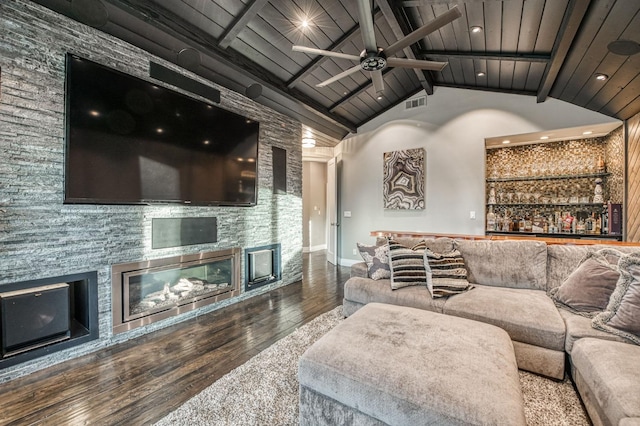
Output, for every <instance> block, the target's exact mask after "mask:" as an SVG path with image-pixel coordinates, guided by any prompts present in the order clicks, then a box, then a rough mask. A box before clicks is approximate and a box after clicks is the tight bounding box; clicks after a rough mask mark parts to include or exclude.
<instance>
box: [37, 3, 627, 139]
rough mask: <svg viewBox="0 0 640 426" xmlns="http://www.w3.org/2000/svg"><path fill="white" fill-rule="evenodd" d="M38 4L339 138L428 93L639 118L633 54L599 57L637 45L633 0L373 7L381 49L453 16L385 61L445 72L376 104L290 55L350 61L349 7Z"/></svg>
mask: <svg viewBox="0 0 640 426" xmlns="http://www.w3.org/2000/svg"><path fill="white" fill-rule="evenodd" d="M36 2H37V3H40V4H42V5H44V6H46V7H49V8H51V9H53V10H55V11H57V12H60V13H62V14H65V15H67V16H70V17H72V18H74V19H78V20H80V21H84V22H88V21H89V20H88V19H87V18H86V10H89V11H90V10H91V8H94V10H106V16H107V17H106V20H105V21H103V22H90V23H91V24H92V25H93V26H96V27H98V28H100V29H101V30H103V31H105V32H107V33H110V34H113V35H115V36H117V37H120V38H122V39H124V40H126V41H129V42H131V43H133V44H135V45H138V46H140V47H142V48H144V49H146V50H148V51H150V52H151V53H153V54H156V55H158V56H161V57H163V58H166V59H168V60H170V61H174V62H176V63H178V64H180V65H182V66H185V67H186V68H189V69H190V70H191V71H193V72H196V73H198V74H200V75H202V76H203V77H205V78H208V79H210V80H212V81H214V82H216V83H218V84H221V85H224V86H226V87H229V88H231V89H232V90H236V91H243V90H245V89H246V87H248V86H250V85H251V84H256V83H257V84H259V85H260V87H261V88H262V91H261V93H260V95H259V96H258V97H257V98H256V100H257V101H258V102H261V103H263V104H265V105H268V106H270V107H272V108H274V109H276V110H279V111H281V112H283V113H285V114H288V115H290V116H292V117H294V118H297V119H299V120H300V121H301V122H302V123H303V124H306V125H307V126H309V127H311V128H313V129H317V130H318V131H320V132H322V133H325V134H327V135H329V136H331V137H332V138H337V139H341V138H342V137H343V136H345V135H346V134H347V133H348V132H354V131H355V130H356V129H357V127H358V126H360V125H362V124H364V123H366V122H367V121H369V120H371V119H372V118H374V117H376V116H377V115H379V114H381V113H383V112H384V111H386V110H388V109H389V108H391V107H393V106H395V105H397V104H398V103H400V102H402V101H404V100H405V99H407V98H408V97H410V96H412V95H414V94H416V93H418V92H423V91H424V92H426V93H427V94H432V93H433V90H434V88H435V90H437V87H458V88H468V89H474V90H488V91H499V92H506V93H516V94H524V95H530V96H532V97H536V98H537V101H538V102H544V101H545V100H546V99H547V98H548V97H549V96H550V97H553V98H557V99H561V100H564V101H567V102H570V103H573V104H575V105H579V106H581V107H585V108H588V109H591V110H594V111H599V112H602V113H604V114H606V115H609V116H611V117H615V118H618V119H622V120H624V119H628V118H629V117H632V116H633V115H635V114H637V113H638V112H640V72H639V71H640V54H632V55H629V54H624V55H621V54H616V53H612V52H610V51H609V49H608V48H607V46H608V45H609V43H611V42H613V41H616V40H628V41H630V42H631V43H630V44H629V45H630V46H631V47H635V46H637V44H638V42H640V1H635V0H633V1H632V0H609V1H604V0H503V1H500V0H485V1H482V0H467V1H455V2H453V1H447V0H416V1H400V0H395V1H394V0H377V1H375V4H374V5H373V9H372V14H373V21H374V27H375V39H376V42H377V44H378V45H379V46H381V47H387V46H389V45H391V44H392V43H394V42H395V41H397V40H398V39H399V38H402V37H403V36H404V35H406V34H408V33H410V32H411V31H413V30H415V29H416V28H418V27H420V26H421V25H424V24H425V23H427V22H429V21H431V20H432V19H434V18H435V17H437V16H439V15H441V14H442V13H444V12H446V11H448V10H449V9H451V8H453V7H455V6H457V7H458V8H459V9H460V11H461V13H462V16H461V17H460V18H459V19H457V20H455V21H453V22H452V23H450V24H447V25H445V26H443V27H442V28H440V29H439V30H436V31H435V32H433V33H431V34H429V35H428V36H427V37H425V38H424V39H422V40H420V41H418V42H417V43H414V44H413V45H411V46H410V48H406V49H404V51H401V52H400V53H398V54H396V55H395V56H397V57H405V58H409V59H426V60H435V61H444V62H448V63H449V65H448V66H447V67H446V68H445V69H444V70H443V71H441V72H435V71H420V70H414V69H407V68H387V69H385V70H384V71H383V74H384V77H383V79H384V83H385V91H384V96H383V97H382V98H381V99H379V98H378V97H377V96H376V94H375V93H374V91H373V87H372V85H371V80H370V78H369V74H368V73H367V72H365V71H358V72H356V73H353V74H351V75H349V76H347V77H345V78H342V79H340V80H338V81H336V82H334V83H332V84H329V85H327V86H325V87H317V86H316V85H317V84H318V83H320V82H322V81H324V80H327V79H328V78H330V77H332V76H334V75H336V74H339V73H340V72H342V71H345V70H347V69H348V68H350V67H352V66H353V65H354V63H353V62H351V61H349V60H347V59H341V58H329V57H326V56H316V55H312V54H307V53H301V52H293V51H292V49H291V47H292V45H294V44H296V45H303V46H307V47H314V48H318V49H324V50H331V51H334V52H342V53H346V54H351V55H356V56H358V55H360V52H361V51H362V50H363V41H362V34H361V31H360V27H359V25H358V7H357V2H356V1H355V0H349V1H347V0H342V1H338V0H322V1H320V0H82V1H79V0H76V1H71V2H67V1H62V0H37V1H36ZM80 3H83V6H82V8H83V10H84V11H85V12H84V16H85V18H84V19H83V18H82V16H83V15H82V14H81V13H79V6H78V5H79V4H80ZM304 21H307V22H308V23H309V25H308V27H306V28H305V27H303V26H302V23H303V22H304ZM472 27H479V28H480V31H478V32H473V31H472V30H471V29H472ZM629 45H628V46H629ZM185 49H186V50H185ZM181 52H182V53H181ZM185 52H189V53H192V54H193V55H186V54H185ZM186 57H188V58H194V57H195V61H193V60H191V61H184V59H185V58H186ZM596 74H605V75H606V76H607V77H608V79H606V80H604V81H602V80H597V79H596V78H595V76H596Z"/></svg>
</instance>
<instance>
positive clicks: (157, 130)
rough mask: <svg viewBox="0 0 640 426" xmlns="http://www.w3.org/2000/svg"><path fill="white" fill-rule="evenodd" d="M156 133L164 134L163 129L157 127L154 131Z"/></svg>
mask: <svg viewBox="0 0 640 426" xmlns="http://www.w3.org/2000/svg"><path fill="white" fill-rule="evenodd" d="M156 132H157V133H162V132H164V129H163V128H161V127H158V128H157V129H156Z"/></svg>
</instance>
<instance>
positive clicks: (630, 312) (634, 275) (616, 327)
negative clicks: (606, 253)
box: [592, 253, 640, 345]
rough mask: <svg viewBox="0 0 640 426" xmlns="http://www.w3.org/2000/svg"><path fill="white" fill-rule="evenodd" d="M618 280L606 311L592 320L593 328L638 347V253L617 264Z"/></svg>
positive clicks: (639, 261) (639, 256)
mask: <svg viewBox="0 0 640 426" xmlns="http://www.w3.org/2000/svg"><path fill="white" fill-rule="evenodd" d="M618 268H619V269H620V279H619V280H618V284H617V286H616V289H615V290H614V292H613V294H612V295H611V300H610V301H609V305H608V306H607V309H606V310H605V311H604V312H602V313H600V314H598V315H597V316H596V317H595V318H594V319H593V322H592V324H593V326H594V327H596V328H598V329H600V330H603V331H608V332H610V333H613V334H616V335H618V336H622V337H624V338H626V339H629V340H630V341H631V342H633V343H635V344H637V345H640V253H633V254H629V255H626V256H624V257H623V258H622V259H620V262H619V263H618Z"/></svg>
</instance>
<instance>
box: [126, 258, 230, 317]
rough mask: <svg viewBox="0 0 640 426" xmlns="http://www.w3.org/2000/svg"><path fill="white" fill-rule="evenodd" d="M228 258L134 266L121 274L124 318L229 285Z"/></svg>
mask: <svg viewBox="0 0 640 426" xmlns="http://www.w3.org/2000/svg"><path fill="white" fill-rule="evenodd" d="M232 274H233V261H232V259H224V260H217V261H213V262H208V263H201V261H198V262H193V263H192V264H189V263H185V264H182V265H180V266H179V267H176V266H175V265H174V266H173V267H159V268H151V269H145V270H137V271H134V272H131V273H125V274H123V275H124V277H123V278H124V284H125V285H124V305H125V306H124V308H125V310H124V316H125V320H126V321H130V320H132V319H136V318H140V317H143V316H146V315H150V314H153V313H155V312H159V311H163V310H166V309H171V308H174V307H176V306H181V305H184V304H187V303H191V302H194V301H197V300H200V299H203V298H206V297H210V296H213V295H216V294H220V293H224V292H226V291H230V290H232V289H233V286H232V284H231V283H232Z"/></svg>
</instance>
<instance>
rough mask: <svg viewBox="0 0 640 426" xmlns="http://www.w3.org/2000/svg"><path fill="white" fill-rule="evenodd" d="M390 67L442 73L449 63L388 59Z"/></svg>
mask: <svg viewBox="0 0 640 426" xmlns="http://www.w3.org/2000/svg"><path fill="white" fill-rule="evenodd" d="M387 65H388V66H390V67H401V68H418V69H421V70H428V71H442V70H443V69H444V67H446V66H447V65H448V63H447V62H435V61H421V60H418V59H404V58H387Z"/></svg>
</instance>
